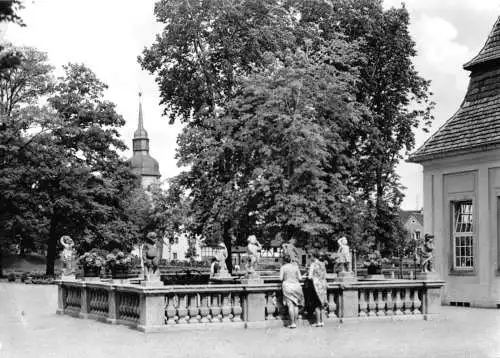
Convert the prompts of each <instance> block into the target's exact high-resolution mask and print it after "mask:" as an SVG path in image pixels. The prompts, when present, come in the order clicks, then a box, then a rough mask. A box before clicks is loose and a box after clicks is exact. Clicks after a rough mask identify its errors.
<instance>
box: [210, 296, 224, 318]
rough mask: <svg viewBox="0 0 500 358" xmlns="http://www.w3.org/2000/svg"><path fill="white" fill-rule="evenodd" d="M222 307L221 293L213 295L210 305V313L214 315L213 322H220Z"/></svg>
mask: <svg viewBox="0 0 500 358" xmlns="http://www.w3.org/2000/svg"><path fill="white" fill-rule="evenodd" d="M221 311H222V309H221V307H220V296H219V295H213V296H212V303H211V305H210V313H211V315H212V318H211V320H210V321H211V322H220V321H221V318H222V316H221Z"/></svg>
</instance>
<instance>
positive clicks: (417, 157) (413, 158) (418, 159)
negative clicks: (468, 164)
mask: <svg viewBox="0 0 500 358" xmlns="http://www.w3.org/2000/svg"><path fill="white" fill-rule="evenodd" d="M498 148H500V142H494V143H488V144H482V145H478V146H474V147H469V148H461V149H457V150H450V151H445V152H439V153H430V154H418V153H414V154H413V155H410V156H409V157H408V159H407V160H406V162H407V163H415V164H422V163H423V162H428V161H431V160H437V159H445V158H449V157H456V156H459V155H465V154H472V153H477V152H483V151H487V150H493V149H498Z"/></svg>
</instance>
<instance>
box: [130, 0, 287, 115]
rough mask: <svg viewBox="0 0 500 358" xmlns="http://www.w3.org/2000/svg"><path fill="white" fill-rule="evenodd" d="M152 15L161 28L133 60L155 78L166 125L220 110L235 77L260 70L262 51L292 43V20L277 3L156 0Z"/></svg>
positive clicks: (273, 0) (266, 0)
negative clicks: (136, 59) (152, 42)
mask: <svg viewBox="0 0 500 358" xmlns="http://www.w3.org/2000/svg"><path fill="white" fill-rule="evenodd" d="M155 15H156V20H157V21H158V22H160V23H163V24H165V27H164V29H163V31H162V33H161V34H159V35H158V37H157V40H156V42H155V43H154V44H153V45H152V46H151V47H150V48H147V49H145V50H144V52H143V55H142V57H140V58H139V62H140V63H141V65H142V67H143V68H144V69H146V70H148V71H149V72H151V73H155V74H156V75H157V77H156V81H157V83H158V85H159V88H160V91H161V94H160V95H161V98H162V99H161V104H163V105H165V111H164V114H165V115H166V114H170V121H171V123H172V122H173V121H174V120H175V119H176V118H180V119H182V120H184V121H188V120H190V119H193V118H192V117H191V114H192V113H193V111H194V112H195V113H197V112H199V111H202V112H203V111H209V112H213V111H214V110H215V109H216V107H217V106H224V105H225V104H226V102H227V101H228V100H230V99H231V98H232V97H233V96H234V91H235V87H236V84H237V81H238V76H240V75H244V74H248V73H251V72H253V71H254V69H255V68H258V67H261V66H262V65H263V62H264V58H263V56H262V55H263V54H264V53H265V52H275V51H279V50H281V49H284V48H286V47H288V46H290V45H292V44H293V42H294V37H293V34H292V33H291V31H290V22H291V21H292V18H291V16H290V14H289V13H288V12H287V11H285V9H284V8H283V6H282V1H280V0H254V1H243V2H234V1H207V0H203V1H192V0H189V1H183V0H182V1H181V0H177V1H172V0H160V1H158V2H157V3H156V5H155ZM194 119H195V120H197V118H196V117H195V118H194Z"/></svg>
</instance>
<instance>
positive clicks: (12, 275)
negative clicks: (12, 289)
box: [7, 272, 16, 282]
mask: <svg viewBox="0 0 500 358" xmlns="http://www.w3.org/2000/svg"><path fill="white" fill-rule="evenodd" d="M7 280H8V281H9V282H15V281H16V274H15V273H14V272H10V273H9V274H8V275H7Z"/></svg>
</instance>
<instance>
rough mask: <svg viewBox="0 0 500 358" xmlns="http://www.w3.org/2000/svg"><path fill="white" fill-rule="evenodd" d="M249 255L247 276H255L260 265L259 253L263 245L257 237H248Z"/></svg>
mask: <svg viewBox="0 0 500 358" xmlns="http://www.w3.org/2000/svg"><path fill="white" fill-rule="evenodd" d="M247 241H248V245H247V254H248V261H247V265H246V269H247V275H248V276H255V275H256V272H255V267H256V266H257V264H258V263H259V251H260V250H262V245H261V244H260V243H259V241H257V238H256V237H255V235H250V236H249V237H248V240H247Z"/></svg>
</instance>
